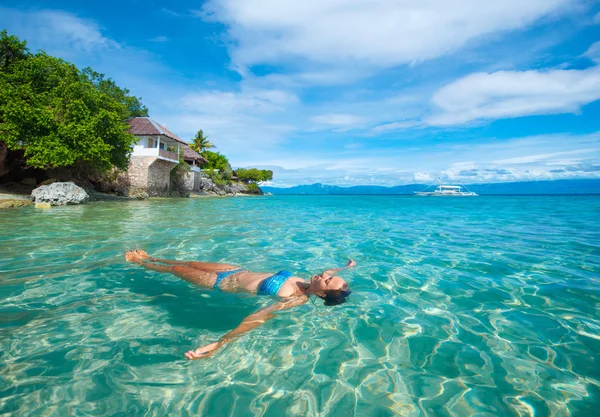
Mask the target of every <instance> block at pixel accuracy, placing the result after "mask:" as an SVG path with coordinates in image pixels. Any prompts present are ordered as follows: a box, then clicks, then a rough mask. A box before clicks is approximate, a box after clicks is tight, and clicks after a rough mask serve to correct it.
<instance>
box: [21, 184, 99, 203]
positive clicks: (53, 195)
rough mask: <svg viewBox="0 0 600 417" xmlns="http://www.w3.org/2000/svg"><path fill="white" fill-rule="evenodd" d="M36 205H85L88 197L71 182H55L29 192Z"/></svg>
mask: <svg viewBox="0 0 600 417" xmlns="http://www.w3.org/2000/svg"><path fill="white" fill-rule="evenodd" d="M31 198H32V199H33V201H35V202H36V203H49V204H50V205H52V206H64V205H66V204H83V203H86V202H87V201H88V200H89V198H90V196H89V195H88V194H87V193H86V192H85V190H84V189H83V188H81V187H78V186H77V185H75V184H74V183H72V182H55V183H52V184H50V185H42V186H41V187H38V188H36V189H35V190H33V191H32V192H31Z"/></svg>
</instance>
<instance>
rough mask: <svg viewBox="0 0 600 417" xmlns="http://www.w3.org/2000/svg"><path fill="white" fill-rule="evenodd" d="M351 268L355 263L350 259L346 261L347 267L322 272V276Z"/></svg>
mask: <svg viewBox="0 0 600 417" xmlns="http://www.w3.org/2000/svg"><path fill="white" fill-rule="evenodd" d="M353 266H356V262H354V261H353V260H352V259H350V260H348V265H346V266H345V267H343V268H335V269H326V270H325V271H323V274H327V275H334V274H336V273H338V272H340V271H341V270H342V269H346V268H352V267H353Z"/></svg>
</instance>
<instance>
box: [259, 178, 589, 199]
mask: <svg viewBox="0 0 600 417" xmlns="http://www.w3.org/2000/svg"><path fill="white" fill-rule="evenodd" d="M427 186H428V185H427V184H408V185H398V186H396V187H381V186H375V185H359V186H355V187H338V186H335V185H324V184H312V185H297V186H295V187H290V188H276V187H266V186H261V187H260V188H262V190H263V191H264V193H265V194H266V193H271V194H274V195H283V194H295V195H301V194H310V195H352V194H358V195H380V194H385V195H408V194H413V193H414V192H415V191H422V190H423V189H424V188H426V187H427ZM467 187H468V188H469V190H471V191H474V192H476V193H477V194H481V195H507V194H534V195H535V194H600V179H589V180H556V181H526V182H499V183H490V184H467ZM434 188H435V186H431V188H430V189H431V190H432V191H433V189H434Z"/></svg>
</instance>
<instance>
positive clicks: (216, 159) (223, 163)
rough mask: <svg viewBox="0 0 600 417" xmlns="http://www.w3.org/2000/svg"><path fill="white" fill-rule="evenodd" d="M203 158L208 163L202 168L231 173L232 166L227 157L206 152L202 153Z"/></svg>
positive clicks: (217, 153)
mask: <svg viewBox="0 0 600 417" xmlns="http://www.w3.org/2000/svg"><path fill="white" fill-rule="evenodd" d="M202 156H203V157H204V158H206V160H207V161H208V162H207V163H205V164H204V165H203V166H202V167H203V168H204V169H208V170H213V169H216V170H218V171H220V172H224V171H231V165H230V164H229V160H228V159H227V157H226V156H225V155H222V154H220V153H219V152H211V151H204V152H202Z"/></svg>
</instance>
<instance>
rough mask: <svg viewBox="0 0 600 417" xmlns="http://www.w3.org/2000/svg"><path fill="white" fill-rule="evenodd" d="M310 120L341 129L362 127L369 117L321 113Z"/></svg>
mask: <svg viewBox="0 0 600 417" xmlns="http://www.w3.org/2000/svg"><path fill="white" fill-rule="evenodd" d="M310 120H311V121H313V122H315V123H317V124H320V125H327V126H330V127H336V128H340V129H352V128H356V127H360V126H362V125H364V123H365V122H366V121H367V119H366V118H364V117H361V116H356V115H353V114H343V113H329V114H321V115H318V116H313V117H311V119H310Z"/></svg>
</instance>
